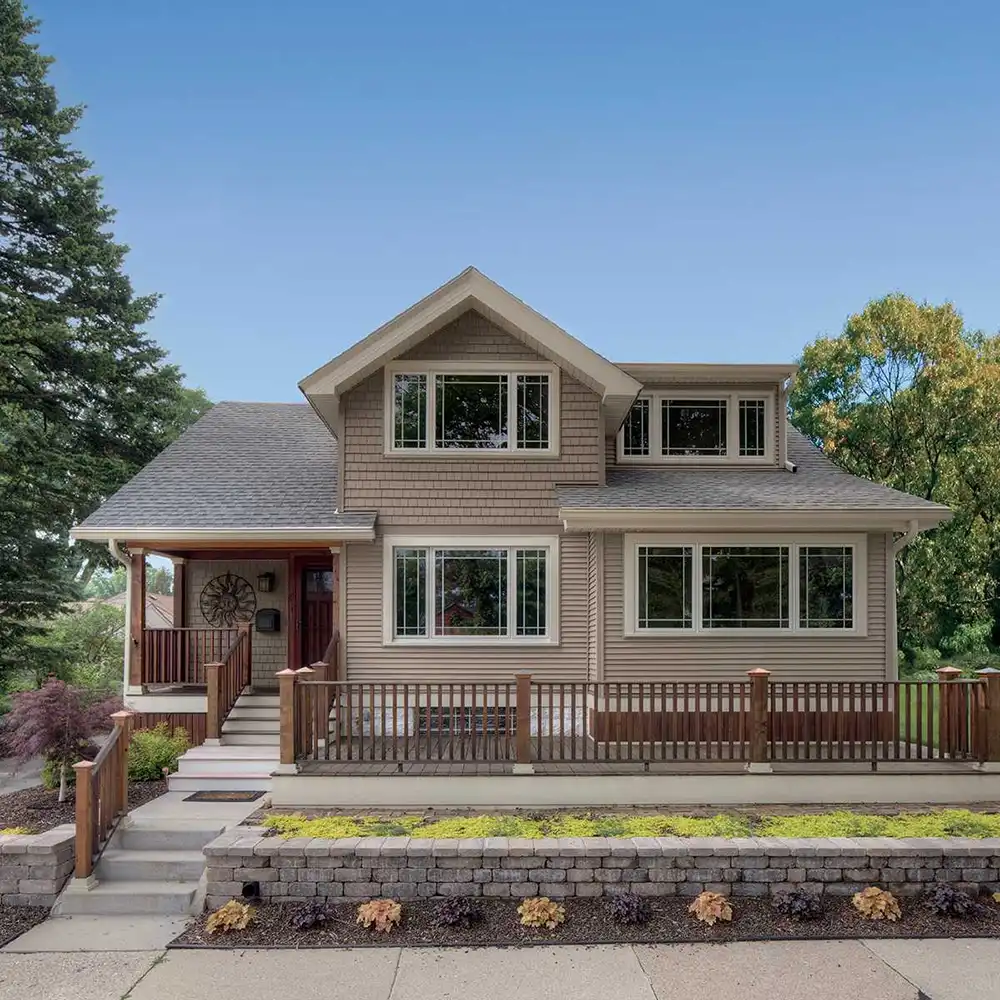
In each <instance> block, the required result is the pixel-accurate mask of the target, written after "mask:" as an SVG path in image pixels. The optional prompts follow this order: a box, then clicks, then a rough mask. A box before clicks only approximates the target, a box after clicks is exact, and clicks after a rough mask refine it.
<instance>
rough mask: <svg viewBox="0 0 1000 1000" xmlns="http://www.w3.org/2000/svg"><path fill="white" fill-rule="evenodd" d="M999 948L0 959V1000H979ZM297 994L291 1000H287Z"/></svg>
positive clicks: (924, 945)
mask: <svg viewBox="0 0 1000 1000" xmlns="http://www.w3.org/2000/svg"><path fill="white" fill-rule="evenodd" d="M998 967H1000V941H995V940H982V939H980V940H933V941H874V942H865V943H862V942H858V941H820V942H778V943H772V942H765V943H739V944H724V945H723V944H719V945H711V944H698V945H655V946H641V947H640V946H636V947H632V946H628V945H615V946H610V945H602V946H595V947H568V946H567V947H559V948H547V947H533V948H479V949H458V948H455V949H443V948H411V949H405V950H403V949H399V948H367V949H355V950H352V951H339V950H334V949H330V950H314V951H291V950H286V951H218V952H210V951H170V952H164V951H162V950H159V949H158V950H150V951H133V952H120V951H106V952H90V953H66V952H62V953H45V954H15V953H11V952H6V951H5V952H3V953H0V1000H8V998H9V1000H15V998H17V1000H22V998H24V997H30V998H31V1000H124V998H127V1000H163V998H164V997H169V998H170V1000H203V998H204V997H211V998H212V1000H273V998H274V997H276V996H285V995H291V994H294V996H295V998H296V1000H341V998H344V1000H347V998H350V1000H425V998H427V997H435V998H438V1000H487V998H495V997H498V996H504V997H519V996H530V997H532V998H534V1000H554V998H556V997H572V998H573V1000H608V998H612V997H613V998H615V1000H690V998H691V997H701V996H704V997H715V996H720V997H722V996H724V997H739V998H740V1000H803V998H806V1000H862V998H868V997H872V998H877V1000H984V998H986V997H991V996H995V995H996V993H995V985H996V979H995V976H996V969H997V968H998ZM290 991H291V994H290Z"/></svg>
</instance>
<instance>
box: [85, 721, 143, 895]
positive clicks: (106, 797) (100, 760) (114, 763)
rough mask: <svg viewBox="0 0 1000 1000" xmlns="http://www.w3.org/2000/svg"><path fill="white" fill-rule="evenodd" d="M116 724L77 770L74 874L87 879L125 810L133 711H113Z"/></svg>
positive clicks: (126, 810)
mask: <svg viewBox="0 0 1000 1000" xmlns="http://www.w3.org/2000/svg"><path fill="white" fill-rule="evenodd" d="M111 718H112V719H113V720H114V723H115V727H114V729H112V730H111V733H110V735H109V736H108V738H107V740H105V742H104V745H103V746H102V747H101V749H100V752H99V753H98V754H97V756H96V757H95V758H94V759H93V760H82V761H80V762H79V763H77V764H74V765H73V770H74V771H75V772H76V877H77V878H87V877H88V876H89V875H90V874H91V873H92V872H93V870H94V862H95V861H96V860H97V858H99V857H100V856H101V852H102V851H103V850H104V848H105V846H106V845H107V843H108V841H109V840H110V839H111V834H112V833H114V830H115V827H116V826H117V825H118V821H119V820H120V819H121V818H122V816H124V815H125V814H126V813H127V812H128V745H129V740H130V739H131V738H132V713H131V712H115V713H114V715H112V716H111Z"/></svg>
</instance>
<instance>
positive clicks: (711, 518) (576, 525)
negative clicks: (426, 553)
mask: <svg viewBox="0 0 1000 1000" xmlns="http://www.w3.org/2000/svg"><path fill="white" fill-rule="evenodd" d="M951 517H952V512H951V511H950V510H947V509H946V508H942V509H941V510H927V509H924V508H916V509H915V508H897V509H894V510H886V509H884V508H882V509H866V510H857V509H854V510H740V509H718V510H698V509H691V508H675V509H670V510H664V509H650V510H643V509H638V508H622V507H560V508H559V518H560V520H561V521H562V522H563V527H564V528H565V529H566V531H601V530H630V529H637V528H638V529H641V528H646V529H649V530H661V531H695V530H697V531H701V530H705V531H714V530H723V531H752V530H760V531H780V530H785V529H793V530H806V531H831V530H843V531H859V530H860V531H893V532H896V531H899V532H907V531H910V530H912V525H913V524H916V526H917V531H927V530H928V529H930V528H935V527H937V525H939V524H941V522H943V521H947V520H950V518H951Z"/></svg>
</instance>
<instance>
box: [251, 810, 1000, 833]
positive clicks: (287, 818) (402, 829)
mask: <svg viewBox="0 0 1000 1000" xmlns="http://www.w3.org/2000/svg"><path fill="white" fill-rule="evenodd" d="M262 824H263V825H264V826H266V827H269V828H271V829H273V830H275V831H276V832H277V833H278V834H279V835H280V836H282V837H320V838H337V837H398V836H404V837H405V836H409V837H438V838H449V839H451V838H460V837H477V838H478V837H527V838H529V839H538V838H540V837H977V838H982V837H1000V814H997V813H974V812H971V811H969V810H967V809H940V810H936V811H934V812H926V813H899V814H897V815H894V816H876V815H869V814H864V813H853V812H848V811H846V810H842V811H838V812H829V813H819V814H815V815H798V816H744V815H730V814H725V813H720V814H719V815H717V816H708V817H695V816H681V815H662V816H657V815H634V816H629V815H609V816H592V815H574V814H564V813H555V814H552V815H548V816H541V817H539V816H537V815H532V816H518V815H512V814H505V815H504V814H501V815H488V816H450V817H446V818H442V819H434V818H428V817H426V816H388V817H387V816H321V817H314V818H307V817H305V816H300V815H274V816H267V817H266V818H265V819H264V820H263V821H262Z"/></svg>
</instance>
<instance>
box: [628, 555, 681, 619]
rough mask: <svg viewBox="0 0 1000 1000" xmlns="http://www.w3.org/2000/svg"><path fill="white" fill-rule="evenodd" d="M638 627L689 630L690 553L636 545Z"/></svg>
mask: <svg viewBox="0 0 1000 1000" xmlns="http://www.w3.org/2000/svg"><path fill="white" fill-rule="evenodd" d="M636 556H637V559H638V572H639V590H638V595H639V622H638V624H639V628H641V629H663V628H691V627H692V626H693V624H694V614H693V601H692V596H693V579H692V571H693V566H694V550H693V549H692V548H691V547H690V546H687V545H684V546H648V545H642V546H639V548H638V549H637V552H636Z"/></svg>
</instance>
